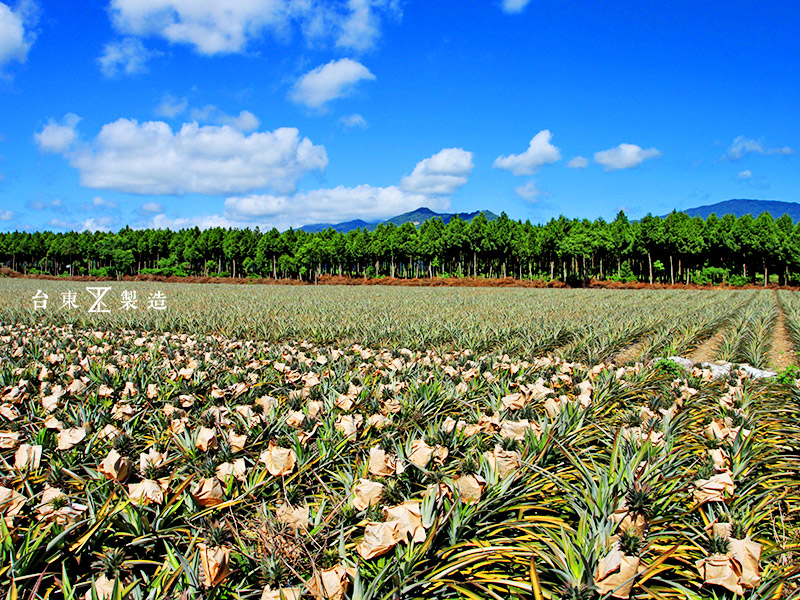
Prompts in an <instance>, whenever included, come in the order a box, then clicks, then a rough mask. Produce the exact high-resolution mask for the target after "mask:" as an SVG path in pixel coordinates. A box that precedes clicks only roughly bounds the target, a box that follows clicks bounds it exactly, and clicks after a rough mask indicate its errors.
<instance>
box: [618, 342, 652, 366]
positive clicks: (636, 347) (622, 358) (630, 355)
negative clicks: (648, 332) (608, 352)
mask: <svg viewBox="0 0 800 600" xmlns="http://www.w3.org/2000/svg"><path fill="white" fill-rule="evenodd" d="M647 340H648V338H647V336H645V337H643V338H641V339H639V340H637V341H635V342H634V343H633V344H631V345H630V346H628V347H627V348H623V349H622V351H621V352H618V353H617V355H616V356H614V357H613V358H612V359H611V362H613V363H614V364H615V365H626V364H628V363H630V362H632V361H633V360H634V359H635V358H636V356H637V355H638V354H639V351H640V350H641V349H642V347H643V346H644V345H645V344H646V343H647Z"/></svg>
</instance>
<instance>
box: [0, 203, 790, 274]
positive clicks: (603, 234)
mask: <svg viewBox="0 0 800 600" xmlns="http://www.w3.org/2000/svg"><path fill="white" fill-rule="evenodd" d="M0 265H3V266H5V267H7V268H10V269H12V270H14V271H17V272H20V273H24V274H47V275H54V276H70V275H93V276H97V277H117V278H121V277H123V276H125V275H162V276H177V277H189V276H195V277H199V276H203V277H235V278H246V277H251V278H275V279H279V278H280V279H286V278H292V279H300V280H304V281H313V280H315V279H316V278H318V277H320V276H322V275H344V276H351V277H396V278H420V277H442V276H445V277H489V278H494V277H514V278H519V279H545V280H560V281H564V282H566V283H569V284H572V285H580V284H581V283H582V282H585V281H588V280H590V279H600V280H618V281H629V282H633V281H641V282H649V283H673V284H674V283H694V284H720V283H726V284H731V285H742V284H747V283H758V284H762V283H763V284H764V285H766V284H767V283H778V284H783V285H789V284H796V283H798V282H800V224H798V225H795V223H794V222H793V221H792V219H791V217H789V216H788V215H783V216H782V217H780V218H778V219H774V218H773V217H772V216H771V215H770V214H769V213H766V212H765V213H762V214H761V215H759V216H758V217H756V218H753V217H752V216H750V215H744V216H742V217H738V218H737V217H735V216H733V215H724V216H723V217H721V218H719V217H717V216H716V215H711V216H709V217H708V218H706V219H703V218H701V217H690V216H689V215H687V214H686V213H682V212H676V211H673V212H672V213H670V214H669V215H667V216H665V217H657V216H652V215H649V214H648V215H647V216H645V217H643V218H642V219H640V220H638V221H631V220H629V219H628V218H627V217H626V215H625V214H624V213H623V212H620V213H619V214H618V215H617V216H616V218H615V219H614V220H613V221H610V222H608V221H605V220H603V219H602V218H600V219H597V220H594V221H591V220H588V219H569V218H566V217H564V216H561V217H559V218H557V219H551V220H550V221H549V222H548V223H546V224H531V223H530V221H525V222H522V221H517V220H514V219H511V218H509V217H508V216H507V215H506V214H505V213H503V214H502V215H501V216H500V217H499V218H497V219H495V220H492V221H489V220H487V219H486V217H485V216H484V215H483V214H482V213H481V214H479V215H478V216H477V217H475V218H474V219H472V221H469V222H467V221H464V220H461V219H459V218H457V217H456V218H454V219H452V220H451V221H450V222H449V223H448V224H447V225H445V224H444V223H443V222H442V221H441V220H440V219H430V220H428V221H425V222H423V223H422V224H421V225H420V226H419V227H415V226H414V225H413V224H412V223H405V224H403V225H401V226H396V225H393V224H381V225H379V226H378V227H377V229H375V230H374V231H368V230H366V229H357V230H353V231H349V232H347V233H340V232H337V231H335V230H333V229H326V230H324V231H321V232H318V233H309V232H306V231H303V230H295V229H289V230H287V231H284V232H282V233H281V232H279V231H278V230H277V229H274V228H273V229H270V230H265V231H261V230H260V229H259V228H258V227H256V228H255V229H249V228H247V229H237V228H228V229H225V228H220V227H218V228H210V229H205V230H202V231H201V230H200V229H198V228H196V227H195V228H190V229H181V230H179V231H171V230H169V229H132V228H130V227H126V228H124V229H121V230H120V231H118V232H116V233H113V232H102V231H96V232H81V233H78V232H74V231H70V232H66V233H54V232H47V231H45V232H33V233H29V232H20V231H14V232H8V233H0Z"/></svg>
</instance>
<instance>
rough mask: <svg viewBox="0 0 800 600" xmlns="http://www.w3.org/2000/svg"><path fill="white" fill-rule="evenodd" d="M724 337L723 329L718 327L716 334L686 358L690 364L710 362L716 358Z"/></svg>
mask: <svg viewBox="0 0 800 600" xmlns="http://www.w3.org/2000/svg"><path fill="white" fill-rule="evenodd" d="M724 337H725V328H724V327H720V328H719V329H718V330H717V332H716V333H715V334H714V335H712V336H711V337H710V338H708V339H707V340H706V341H705V342H703V343H702V344H700V345H699V346H698V347H697V348H696V349H695V351H694V352H692V353H691V354H690V355H689V356H688V357H687V358H688V359H689V360H691V361H692V362H695V363H699V362H712V361H714V360H715V359H716V357H717V350H718V349H719V343H720V342H721V341H722V338H724Z"/></svg>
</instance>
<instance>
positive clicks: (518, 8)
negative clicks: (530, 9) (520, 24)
mask: <svg viewBox="0 0 800 600" xmlns="http://www.w3.org/2000/svg"><path fill="white" fill-rule="evenodd" d="M530 2H531V0H503V4H502V9H503V12H506V13H509V14H517V13H521V12H522V11H523V10H525V7H526V6H528V4H530Z"/></svg>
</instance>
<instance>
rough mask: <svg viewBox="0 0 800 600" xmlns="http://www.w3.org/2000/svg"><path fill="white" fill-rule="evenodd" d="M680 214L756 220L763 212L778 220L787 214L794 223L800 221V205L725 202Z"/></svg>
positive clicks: (756, 201)
mask: <svg viewBox="0 0 800 600" xmlns="http://www.w3.org/2000/svg"><path fill="white" fill-rule="evenodd" d="M680 212H685V213H687V214H688V215H689V216H692V217H695V216H699V217H703V218H704V219H705V218H706V217H708V215H710V214H711V213H714V214H715V215H717V216H718V217H721V216H722V215H729V214H730V215H734V216H736V217H741V216H742V215H748V214H749V215H752V216H753V218H755V217H757V216H758V215H760V214H761V213H763V212H768V213H769V214H771V215H772V218H773V219H778V218H780V217H782V216H783V215H785V214H786V215H789V216H790V217H792V220H793V221H795V222H797V221H800V204H798V203H797V202H779V201H777V200H747V199H735V200H725V201H724V202H717V203H716V204H708V205H705V206H697V207H695V208H685V209H683V210H682V211H680Z"/></svg>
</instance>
